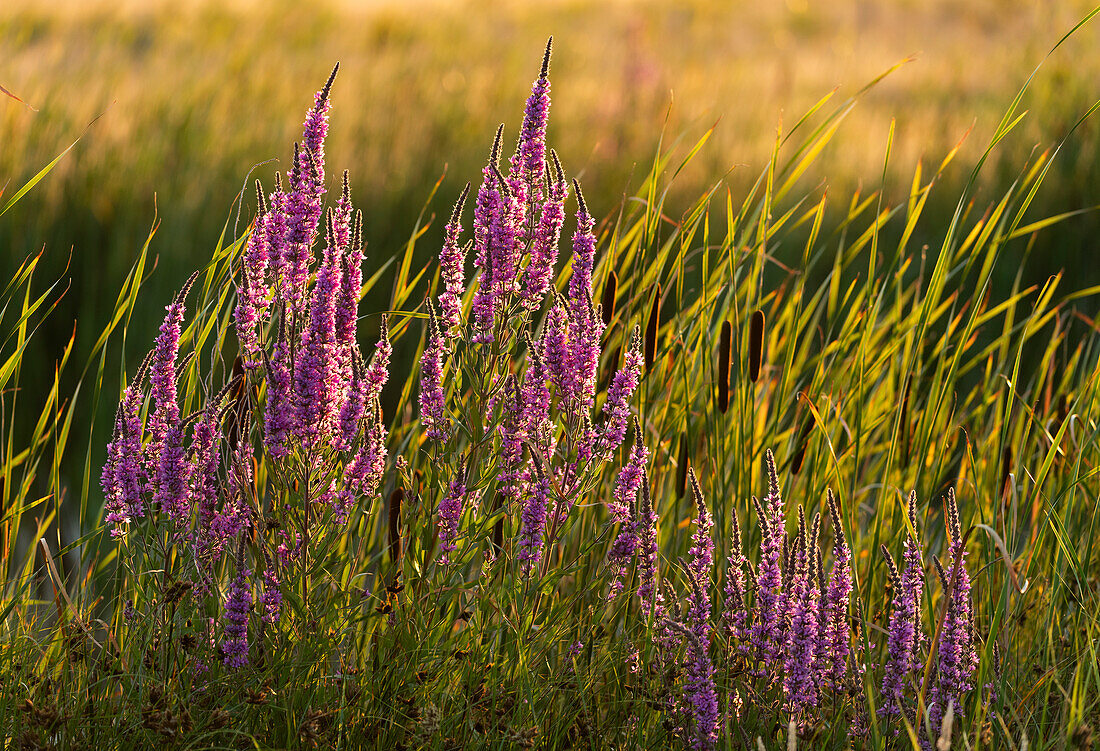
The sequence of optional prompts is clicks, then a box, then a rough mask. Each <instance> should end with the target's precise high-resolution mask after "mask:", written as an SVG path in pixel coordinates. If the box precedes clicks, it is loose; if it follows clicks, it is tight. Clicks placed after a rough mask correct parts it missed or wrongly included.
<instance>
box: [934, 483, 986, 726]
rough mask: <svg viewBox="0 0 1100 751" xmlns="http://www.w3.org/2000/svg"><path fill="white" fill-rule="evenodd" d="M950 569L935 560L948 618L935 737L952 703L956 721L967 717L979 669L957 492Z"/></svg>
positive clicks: (951, 503) (950, 515)
mask: <svg viewBox="0 0 1100 751" xmlns="http://www.w3.org/2000/svg"><path fill="white" fill-rule="evenodd" d="M947 531H948V539H949V544H948V547H947V558H948V568H946V569H944V568H943V567H942V566H941V565H940V562H939V560H938V559H934V560H935V563H936V568H937V570H938V571H939V574H940V577H939V578H940V583H941V584H942V585H943V590H944V601H945V605H944V607H945V608H946V614H945V615H944V618H943V626H942V628H941V629H940V637H939V647H938V649H937V652H936V664H935V675H934V676H933V683H932V687H931V689H930V691H929V693H928V718H929V723H930V725H931V730H932V732H933V733H939V731H940V726H941V724H942V723H943V717H944V714H945V713H946V712H947V705H948V704H949V703H951V704H953V705H954V712H955V716H956V717H960V716H963V706H964V700H965V697H966V694H967V693H968V692H969V691H970V690H971V689H972V688H973V676H974V670H975V669H976V668H977V665H978V656H977V652H976V651H975V649H974V623H973V618H972V616H971V609H970V574H969V573H968V572H967V570H966V540H965V539H964V537H963V533H962V524H961V522H960V520H959V506H958V503H957V501H956V500H955V490H954V489H953V488H952V489H950V490H948V493H947Z"/></svg>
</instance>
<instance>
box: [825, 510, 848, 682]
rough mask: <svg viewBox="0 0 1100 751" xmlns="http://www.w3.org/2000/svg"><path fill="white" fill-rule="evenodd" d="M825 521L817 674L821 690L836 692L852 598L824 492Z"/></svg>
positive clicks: (840, 539)
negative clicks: (827, 560) (829, 552)
mask: <svg viewBox="0 0 1100 751" xmlns="http://www.w3.org/2000/svg"><path fill="white" fill-rule="evenodd" d="M828 504H829V520H830V521H831V522H832V526H833V568H832V571H831V572H830V574H829V583H828V587H827V588H826V590H825V599H824V602H823V603H822V609H821V611H822V615H823V618H822V623H823V626H824V628H823V629H822V633H821V647H822V649H821V652H820V654H819V665H820V668H819V671H818V672H819V674H820V676H821V683H822V685H823V686H826V687H830V688H840V687H841V686H843V684H844V677H845V671H846V669H847V664H848V653H849V629H848V602H849V599H850V598H851V594H852V568H851V565H852V551H851V550H850V549H849V548H848V542H847V540H846V539H845V537H844V526H843V520H842V518H841V516H840V504H839V503H838V502H837V500H836V497H835V496H834V495H833V491H831V490H830V491H828Z"/></svg>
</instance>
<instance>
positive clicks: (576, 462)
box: [419, 46, 655, 578]
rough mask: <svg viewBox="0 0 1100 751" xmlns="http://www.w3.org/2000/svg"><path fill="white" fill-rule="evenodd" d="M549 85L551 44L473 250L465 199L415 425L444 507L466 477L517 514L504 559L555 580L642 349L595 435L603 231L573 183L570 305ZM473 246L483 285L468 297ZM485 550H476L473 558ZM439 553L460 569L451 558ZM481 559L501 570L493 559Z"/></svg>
mask: <svg viewBox="0 0 1100 751" xmlns="http://www.w3.org/2000/svg"><path fill="white" fill-rule="evenodd" d="M548 77H549V46H548V49H547V54H546V56H544V59H543V67H542V68H541V70H540V72H539V78H538V79H537V80H536V82H535V84H534V86H533V88H532V94H531V97H530V98H529V99H528V102H527V106H526V108H525V114H524V121H523V125H522V126H521V128H520V136H519V141H518V144H517V148H516V155H515V156H513V157H512V158H511V160H510V161H509V163H508V175H507V176H505V175H503V174H502V173H501V171H500V164H501V163H500V157H501V151H502V142H503V126H501V128H499V129H498V130H497V132H496V136H495V138H494V140H493V147H492V149H491V151H490V158H489V161H488V164H487V165H486V166H485V167H484V169H483V170H482V181H481V185H480V188H479V189H478V190H477V193H476V197H475V198H474V199H473V201H472V203H473V221H472V235H473V237H472V240H471V241H470V243H469V245H466V244H464V242H463V237H462V216H461V215H462V210H463V206H464V198H465V196H466V193H465V191H464V192H463V197H460V198H459V200H458V202H457V204H456V207H455V210H454V212H453V213H452V215H451V217H450V220H449V221H448V222H447V224H446V226H445V227H444V232H443V234H444V238H443V247H442V249H441V251H440V274H439V284H438V287H437V290H436V292H437V295H438V296H437V298H436V300H433V301H429V302H428V304H427V307H428V311H427V312H428V319H429V321H428V326H427V331H426V335H425V343H424V350H423V355H422V357H421V359H420V371H419V379H420V394H419V406H420V411H419V417H420V427H421V429H422V430H423V431H424V433H425V434H426V435H427V436H428V438H430V439H432V440H431V441H429V442H428V444H426V450H427V451H428V452H429V453H428V455H427V456H426V461H428V462H429V463H430V465H431V466H432V469H431V470H429V471H430V472H431V474H432V475H433V477H432V482H433V484H434V486H435V492H437V493H438V494H439V495H438V496H437V497H443V498H449V497H450V495H449V494H448V492H447V484H448V483H449V482H450V479H449V478H448V476H447V474H446V471H445V470H443V468H444V467H454V466H458V465H459V464H460V463H461V464H462V465H463V466H466V467H467V471H468V472H469V475H468V476H466V478H465V480H466V483H467V486H468V490H469V491H470V492H471V493H474V492H476V493H477V495H478V497H486V498H494V499H500V503H501V504H502V507H503V508H505V509H506V510H507V512H508V513H509V514H513V515H518V516H519V519H518V520H517V519H515V516H512V517H511V518H512V519H513V522H512V524H511V525H510V526H511V528H512V529H513V530H516V539H515V541H514V544H512V545H510V546H508V548H507V549H508V551H510V553H511V556H510V560H511V562H512V563H514V564H516V567H517V571H518V573H521V574H522V575H523V576H524V577H526V578H534V577H537V576H541V575H544V574H546V573H547V568H548V566H549V565H550V561H551V560H552V559H551V558H550V556H548V554H547V551H548V550H549V549H551V548H552V547H553V546H554V545H555V544H556V543H557V541H559V540H560V539H561V538H562V536H563V535H566V534H568V531H569V529H571V528H572V520H573V519H575V518H576V517H575V515H574V514H573V510H574V509H575V508H577V506H578V505H582V506H583V505H588V504H587V503H585V502H584V500H585V498H586V496H587V495H588V494H589V493H592V492H594V491H596V490H597V489H598V487H599V486H598V482H599V480H600V478H601V477H602V476H603V472H604V468H605V465H606V463H607V462H608V461H610V460H611V459H612V454H614V452H615V449H616V448H617V447H618V446H619V444H621V443H622V440H623V436H624V433H625V430H626V425H627V423H628V421H629V419H630V415H631V400H632V399H633V396H634V393H635V391H636V390H637V386H638V381H639V379H640V371H641V368H640V366H639V356H638V353H637V350H638V349H639V348H638V347H633V348H632V349H631V351H630V352H629V353H628V355H627V358H626V363H625V364H624V366H623V368H622V370H621V371H620V373H619V374H618V376H617V377H616V378H615V379H614V380H613V385H612V388H611V389H610V390H609V393H608V395H607V399H606V400H605V406H604V416H603V417H602V418H601V419H600V420H599V421H598V426H597V421H596V420H595V418H594V415H593V411H594V409H595V407H596V404H597V399H596V397H597V394H596V387H597V382H596V373H597V366H598V365H599V362H600V356H601V347H600V344H601V336H602V331H603V322H602V319H601V317H600V315H599V311H598V310H597V309H596V308H595V307H594V305H593V302H592V293H591V288H592V275H593V273H594V269H595V259H596V255H595V253H596V239H595V236H594V234H593V227H594V225H595V221H594V219H593V218H592V216H591V214H590V213H589V211H588V208H587V205H586V204H584V201H583V198H582V197H581V196H580V193H579V189H578V187H577V185H576V183H575V182H574V194H575V195H576V196H577V201H578V205H579V208H578V212H577V222H578V224H577V227H576V229H575V233H574V241H573V249H574V258H573V261H572V264H571V276H570V277H569V279H568V282H567V284H568V289H567V295H565V296H563V295H562V294H561V293H560V292H559V290H558V289H556V287H555V285H554V283H553V281H554V279H555V276H556V273H557V269H556V268H555V265H556V261H557V256H558V244H559V241H560V235H561V230H562V224H563V223H564V217H565V208H564V203H565V200H566V197H567V190H566V188H567V186H568V184H569V181H568V180H567V178H566V174H565V170H564V168H563V167H562V165H561V163H560V161H559V160H558V159H557V156H556V155H555V154H554V152H553V151H552V150H551V149H548V148H547V146H546V143H545V134H546V118H547V115H548V112H549V78H548ZM547 154H549V155H550V160H549V161H550V163H549V164H548V162H547ZM467 247H469V248H471V249H472V255H473V259H474V260H473V265H474V269H475V274H474V278H473V279H472V280H471V281H470V283H469V284H470V286H469V288H468V289H464V288H463V280H464V278H465V275H464V273H463V271H464V269H463V259H464V256H465V252H466V248H467ZM465 301H469V303H468V304H467V303H466V302H465ZM436 302H438V307H439V309H440V312H437V309H436V305H435V303H436ZM597 449H599V450H598V451H597ZM641 461H642V462H644V457H643V458H642V460H641ZM624 498H625V496H624ZM627 503H628V501H626V500H624V501H622V505H625V504H627ZM451 505H453V504H451ZM449 508H450V506H449V505H448V504H443V505H442V506H441V510H442V511H443V512H445V513H441V514H440V516H439V528H440V539H441V540H442V541H443V542H445V543H447V544H448V545H449V544H450V541H451V540H453V539H457V538H458V537H459V536H460V535H461V530H460V529H458V528H457V525H459V524H461V523H464V520H463V518H462V517H461V516H458V517H455V516H453V515H451V514H450V513H446V512H448V511H449ZM493 513H497V511H496V510H495V509H494V511H493ZM470 519H471V521H475V523H476V520H475V519H474V518H473V517H471V518H470ZM517 521H518V523H516V522H517ZM503 525H504V522H500V523H499V524H498V525H496V528H497V529H500V530H502V529H503V528H504V526H503ZM628 526H634V524H633V522H631V523H630V524H628V525H626V524H624V525H622V529H620V532H622V533H623V534H624V535H627V536H625V537H623V541H624V543H623V544H624V545H625V540H626V539H628V537H629V534H630V533H629V531H628V530H627V527H628ZM641 526H645V525H644V524H643V525H641ZM641 533H642V534H644V530H642V531H641ZM494 534H496V533H494ZM653 540H654V543H655V538H653ZM494 545H496V543H494ZM619 547H620V549H622V548H623V545H620V546H619ZM477 550H478V549H477V548H471V551H470V555H471V556H472V555H475V554H476V551H477ZM441 551H442V552H444V553H445V554H447V559H448V560H449V561H451V562H452V563H454V562H457V561H458V558H457V555H456V554H455V553H454V551H452V550H445V549H444V548H443V547H441ZM485 554H486V556H488V557H491V558H492V559H493V561H494V565H497V562H498V561H499V560H500V558H499V556H497V554H496V548H494V549H492V550H487V551H486V552H485ZM632 554H633V551H632V552H631V555H632ZM463 555H466V551H464V552H463ZM627 557H629V556H627ZM470 560H473V559H472V558H470ZM620 562H621V561H620Z"/></svg>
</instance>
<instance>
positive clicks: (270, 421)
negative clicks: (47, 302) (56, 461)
mask: <svg viewBox="0 0 1100 751" xmlns="http://www.w3.org/2000/svg"><path fill="white" fill-rule="evenodd" d="M334 73H335V71H334ZM331 84H332V79H331V78H330V79H329V81H328V83H326V85H325V87H324V88H323V89H322V90H321V91H320V92H319V93H318V94H317V96H316V97H315V99H314V107H313V108H312V109H311V110H310V112H309V114H308V115H307V118H306V124H305V128H304V133H303V141H302V144H304V146H303V147H302V148H299V149H298V150H297V152H296V157H295V162H294V168H293V170H292V171H291V173H290V174H289V175H288V190H287V191H285V192H284V190H283V188H282V185H281V183H280V182H278V180H277V182H276V187H275V189H274V191H273V192H272V194H271V197H270V200H268V201H264V200H263V194H262V191H258V199H257V201H258V207H257V217H256V219H255V221H254V222H253V223H252V230H251V233H250V235H249V237H248V238H247V241H246V242H245V245H244V250H243V253H242V254H241V256H240V258H239V262H240V269H239V273H240V274H241V276H240V279H241V281H240V283H239V284H238V285H237V293H238V297H237V301H236V308H235V315H234V321H233V322H232V324H231V325H232V326H233V328H234V329H235V330H236V332H237V334H238V337H237V338H238V345H239V350H238V351H239V353H240V354H239V357H238V360H237V364H235V366H234V368H233V373H232V374H230V375H229V376H228V381H227V382H226V383H225V384H224V386H223V387H222V388H221V389H220V390H217V391H215V392H213V394H212V395H208V396H206V398H205V400H204V403H202V401H203V400H202V395H201V394H199V393H197V392H196V393H193V394H190V395H188V397H189V398H190V399H191V400H192V401H193V400H194V399H196V398H197V399H199V400H200V405H199V409H198V410H197V411H195V412H194V414H192V415H191V416H189V417H187V418H181V416H180V407H179V399H178V395H177V390H176V380H177V378H178V375H179V371H180V370H182V369H183V365H181V364H179V362H178V361H179V360H180V354H181V353H180V343H181V336H182V332H183V330H184V318H185V315H186V310H185V308H184V299H185V298H186V296H187V294H188V291H189V289H190V288H191V286H192V285H193V283H194V281H195V278H196V277H197V273H196V275H194V276H192V277H191V279H189V280H188V281H187V283H186V284H185V285H184V286H183V288H182V290H181V292H180V294H179V295H178V296H177V298H176V299H175V300H174V301H173V303H172V304H171V305H169V306H168V308H167V310H168V314H167V316H166V318H165V321H164V323H163V324H162V326H161V330H160V334H159V336H158V337H157V340H156V342H155V345H154V347H153V351H152V352H151V353H150V355H149V356H148V357H147V358H146V362H145V364H143V366H142V367H141V368H140V369H139V371H138V374H137V375H136V377H135V378H134V379H133V381H132V382H131V384H130V385H129V387H128V388H127V389H126V391H125V393H124V394H123V398H122V402H121V404H120V405H119V412H118V417H117V419H116V431H115V435H114V437H113V439H112V441H111V443H110V444H109V446H108V452H107V461H106V463H105V465H104V469H103V476H102V477H103V485H104V491H105V494H106V502H107V516H106V521H107V524H108V526H109V527H110V528H111V532H112V535H113V536H115V537H118V538H120V539H122V540H123V541H124V542H125V543H126V552H127V555H130V556H132V560H131V563H132V562H134V561H142V560H157V561H159V564H160V566H159V568H157V569H156V572H157V573H158V574H159V576H161V577H162V578H163V579H164V581H165V583H167V582H170V581H173V580H183V579H185V580H188V581H187V583H188V584H189V585H190V586H189V587H188V591H189V592H190V595H189V596H190V597H193V598H196V599H197V600H199V601H200V602H197V603H196V605H195V607H196V608H197V609H198V612H210V611H211V610H212V609H213V608H215V607H216V606H217V605H218V604H222V605H223V607H224V619H223V621H224V635H225V638H224V639H223V641H222V644H221V648H222V651H223V656H224V659H223V660H222V662H223V663H224V665H225V666H227V667H231V668H232V667H239V666H241V665H243V664H245V663H246V662H247V660H248V613H249V610H250V608H251V606H252V602H253V583H252V582H251V580H250V577H251V576H252V574H251V572H252V571H263V579H262V583H257V584H259V585H260V587H261V589H260V591H261V599H260V602H261V603H262V605H263V612H262V617H263V619H264V621H265V622H267V623H275V622H277V621H278V619H279V612H280V608H281V603H282V600H283V594H284V590H285V589H286V588H289V587H291V586H293V587H294V588H295V590H297V589H298V588H299V587H300V590H301V597H300V605H301V608H299V609H296V611H295V618H300V617H301V616H300V613H301V612H303V611H304V612H308V610H309V599H310V596H311V593H312V592H313V591H315V590H316V591H317V592H318V593H319V594H325V592H324V588H318V587H311V585H310V581H311V575H312V574H313V572H314V571H316V570H317V568H318V567H319V566H322V565H327V563H328V560H329V557H330V556H331V551H332V550H335V546H333V545H331V544H330V543H331V542H333V541H334V540H335V539H336V537H337V535H339V534H341V533H342V532H343V526H344V524H345V523H346V521H347V520H348V518H349V517H350V516H351V514H352V512H353V511H354V510H355V509H356V508H357V507H358V506H359V505H360V504H362V503H364V502H365V501H369V500H370V499H371V498H373V497H374V496H376V495H377V493H378V491H379V487H380V484H381V480H382V476H383V473H384V469H385V464H386V459H387V450H386V445H385V440H386V430H385V427H384V423H383V421H382V415H381V406H380V401H379V399H380V395H381V392H382V389H383V387H384V385H385V383H386V381H387V379H388V372H389V361H390V357H391V353H392V347H391V344H390V341H389V334H388V327H387V322H386V321H385V320H383V321H382V322H381V326H380V330H381V336H380V339H379V341H378V343H377V344H376V345H375V348H374V352H373V356H372V357H371V358H370V360H369V362H367V361H366V360H365V358H364V357H363V356H362V354H361V353H360V351H359V344H358V334H357V325H358V317H359V316H358V298H359V292H360V288H361V286H362V271H361V264H362V259H363V256H362V247H363V228H362V217H361V214H358V213H357V212H355V211H354V208H353V206H352V205H351V192H350V187H349V182H348V179H347V177H346V175H345V178H344V189H343V191H342V192H341V194H340V197H339V199H338V201H337V202H336V206H335V208H333V209H330V212H329V215H328V219H327V221H326V232H325V236H326V237H325V240H326V242H325V248H324V249H323V253H322V257H321V260H320V264H319V265H317V273H316V275H315V278H314V279H313V280H312V281H311V280H310V278H309V274H308V271H309V269H310V267H311V266H313V265H314V249H313V244H314V240H315V238H316V236H317V222H318V221H319V219H320V216H321V209H322V205H321V199H322V197H323V194H324V192H325V186H324V182H323V176H324V148H323V141H324V136H325V132H326V130H327V118H328V112H329V108H330V106H331V102H330V99H329V95H330V90H331ZM307 302H308V310H307V309H306V308H305V307H304V305H305V303H307ZM199 307H200V312H199V316H206V315H208V314H207V313H206V312H205V311H203V310H202V306H201V305H200V306H199ZM212 326H213V324H212V323H211V325H209V326H207V325H206V323H205V319H203V321H202V323H201V324H200V322H196V325H195V327H194V328H195V330H196V331H199V330H201V331H203V332H206V331H209V330H211V328H212ZM196 338H198V340H199V341H205V333H203V334H202V336H201V337H198V335H196ZM186 341H187V340H186V339H185V342H186ZM191 344H192V345H193V346H195V347H196V350H195V351H192V352H187V353H186V354H185V355H184V358H186V359H187V361H190V358H192V357H194V358H196V359H197V360H198V361H200V362H201V361H203V360H204V359H206V358H207V357H209V359H210V361H214V362H216V361H217V360H218V352H217V348H218V347H222V346H224V342H223V337H219V338H218V339H217V343H216V344H215V345H214V347H213V349H214V351H212V352H210V353H209V355H208V354H207V353H206V352H204V351H199V349H200V348H199V342H198V341H191ZM257 363H259V364H262V367H256V366H255V365H256V364H257ZM238 366H239V367H238ZM217 372H218V371H214V374H212V375H211V376H209V377H205V378H204V379H203V380H200V381H199V382H200V383H201V384H202V388H203V389H204V393H207V394H209V392H207V391H206V389H208V388H209V385H210V383H211V381H212V380H213V378H215V377H216V373H217ZM146 378H148V383H149V397H150V401H151V408H150V416H149V420H148V424H147V425H145V426H143V425H142V423H141V419H140V414H141V406H142V403H143V402H144V399H145V396H146V395H145V393H144V392H143V391H142V387H143V384H144V383H145V379H146ZM139 459H141V461H140V463H139V461H138V460H139ZM138 519H142V521H143V530H142V533H141V534H136V535H131V534H130V530H132V529H133V528H134V526H135V520H138ZM146 531H148V532H152V534H145V532H146ZM165 531H167V532H168V533H169V534H162V532H165ZM234 571H235V572H236V573H235V574H232V573H231V572H234ZM224 577H230V578H229V580H228V581H225V580H224ZM295 578H297V581H294V579H295ZM219 592H220V593H223V594H227V597H226V599H225V600H224V603H209V602H202V600H204V599H205V598H211V597H216V596H217V595H218V593H219ZM173 612H174V611H173ZM194 612H196V611H192V613H194ZM269 636H270V638H277V636H278V633H277V631H271V632H270V633H265V638H268V637H269ZM209 657H210V655H207V658H209ZM205 661H206V662H207V663H209V662H210V660H209V659H205Z"/></svg>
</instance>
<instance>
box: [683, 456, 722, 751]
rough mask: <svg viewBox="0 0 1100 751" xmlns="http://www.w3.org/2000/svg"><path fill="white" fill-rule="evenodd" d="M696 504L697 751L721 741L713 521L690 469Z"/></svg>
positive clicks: (692, 642) (690, 568)
mask: <svg viewBox="0 0 1100 751" xmlns="http://www.w3.org/2000/svg"><path fill="white" fill-rule="evenodd" d="M688 473H689V479H690V481H691V495H692V498H693V499H694V501H695V508H696V517H695V532H694V534H692V536H691V542H692V546H691V550H689V551H688V562H687V574H688V580H689V582H690V584H691V592H690V593H689V594H688V608H687V613H686V621H687V623H686V624H685V625H686V626H687V629H688V633H689V634H690V637H689V639H688V661H687V680H686V681H685V684H684V695H685V697H686V698H687V701H688V705H689V709H690V713H691V718H692V722H691V747H692V748H693V749H695V751H707V750H709V749H712V748H714V744H715V742H717V740H718V694H717V692H716V690H715V687H714V664H713V663H712V662H711V659H710V653H709V648H710V631H711V628H710V573H711V570H712V569H713V568H714V538H713V537H712V536H711V528H712V527H713V521H712V520H711V517H710V512H709V511H707V505H706V503H705V502H704V500H703V491H702V489H701V488H700V487H699V480H698V478H696V476H695V470H694V469H690V470H688Z"/></svg>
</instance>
